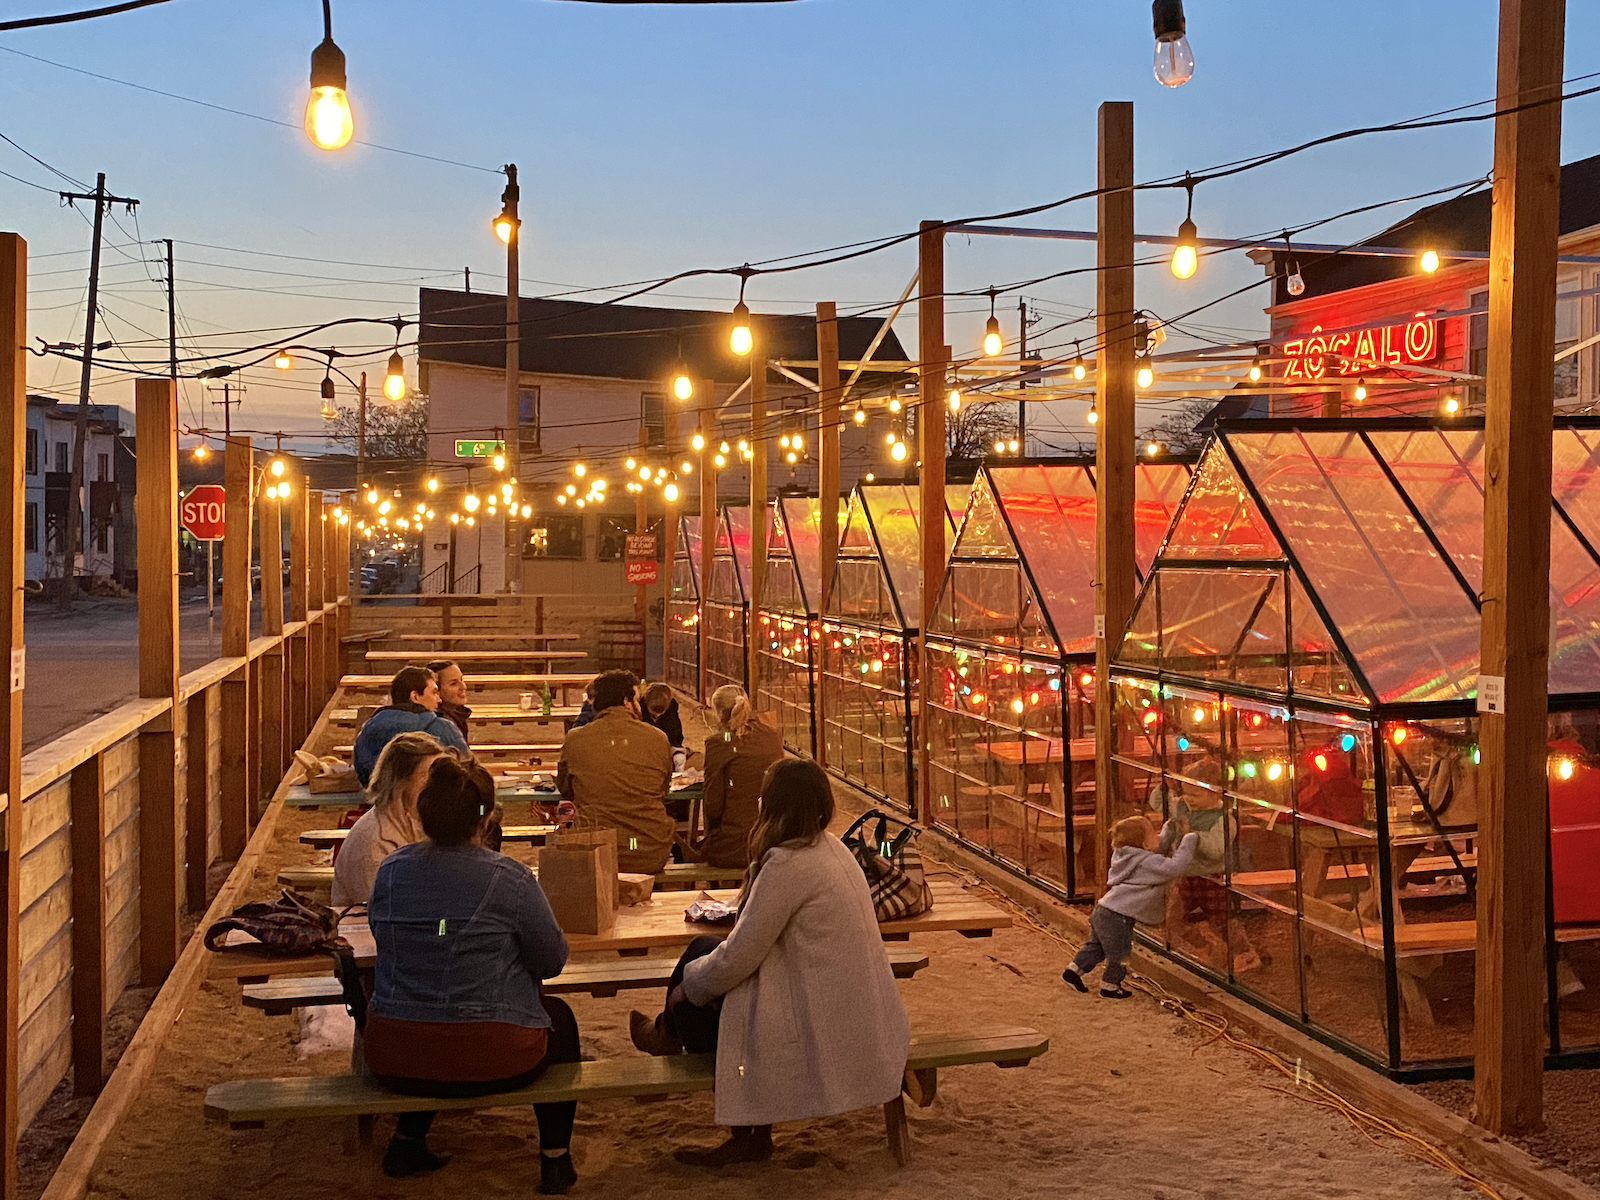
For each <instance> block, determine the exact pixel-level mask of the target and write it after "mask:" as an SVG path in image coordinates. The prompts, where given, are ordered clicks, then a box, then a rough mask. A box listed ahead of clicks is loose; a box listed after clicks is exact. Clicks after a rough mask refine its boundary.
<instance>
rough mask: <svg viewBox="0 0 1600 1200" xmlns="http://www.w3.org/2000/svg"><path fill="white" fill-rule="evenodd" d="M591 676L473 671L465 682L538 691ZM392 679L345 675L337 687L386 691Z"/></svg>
mask: <svg viewBox="0 0 1600 1200" xmlns="http://www.w3.org/2000/svg"><path fill="white" fill-rule="evenodd" d="M594 677H595V672H593V671H552V672H551V673H549V674H548V675H528V674H523V673H517V674H481V675H480V674H472V675H468V676H466V684H467V688H468V690H470V691H475V692H482V691H488V690H491V689H492V690H495V691H506V690H509V689H511V688H516V689H518V690H520V691H524V692H537V691H538V690H539V688H541V687H544V686H546V685H548V686H550V687H552V688H563V689H565V688H576V687H588V686H589V684H590V682H591V681H592V680H593V679H594ZM393 679H394V676H392V675H346V676H344V677H343V678H341V679H340V680H339V686H340V687H341V688H343V689H344V690H345V691H347V692H387V691H388V690H389V684H390V683H391V682H392V681H393Z"/></svg>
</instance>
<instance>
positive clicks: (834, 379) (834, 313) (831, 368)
mask: <svg viewBox="0 0 1600 1200" xmlns="http://www.w3.org/2000/svg"><path fill="white" fill-rule="evenodd" d="M817 386H818V388H819V393H818V401H819V404H818V409H817V507H818V510H819V512H818V517H817V528H818V532H819V534H820V536H819V539H818V546H819V549H820V551H821V555H820V561H821V564H822V583H821V588H820V590H819V591H818V592H817V595H816V597H815V603H816V606H817V612H818V613H824V612H827V611H828V600H829V598H830V597H831V596H832V594H833V570H834V564H835V563H837V562H838V561H839V397H840V395H841V389H840V387H839V310H838V307H837V306H836V305H835V304H834V303H833V301H831V300H825V301H823V302H822V303H820V304H818V305H817ZM816 636H817V631H816V628H815V627H813V629H812V630H811V637H812V639H813V641H814V640H815V638H816ZM812 662H813V664H815V665H814V668H813V669H814V670H816V669H820V666H821V662H822V656H821V654H820V652H819V651H818V650H817V649H816V647H815V646H813V648H812ZM811 696H812V704H813V706H814V708H815V710H816V711H815V712H814V713H813V714H812V728H813V729H815V730H816V731H817V739H816V741H817V744H816V745H815V746H814V747H812V749H813V750H814V751H815V752H816V756H817V762H818V763H820V764H822V765H823V766H826V765H827V761H828V759H827V750H826V747H825V742H826V739H825V738H823V737H822V733H821V731H822V729H823V724H822V720H823V704H822V688H821V686H820V680H818V679H816V678H815V677H813V678H812V681H811Z"/></svg>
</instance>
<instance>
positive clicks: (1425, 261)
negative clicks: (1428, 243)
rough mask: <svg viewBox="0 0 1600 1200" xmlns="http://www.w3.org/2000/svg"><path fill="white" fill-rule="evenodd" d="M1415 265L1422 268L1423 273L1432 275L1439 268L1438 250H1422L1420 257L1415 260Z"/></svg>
mask: <svg viewBox="0 0 1600 1200" xmlns="http://www.w3.org/2000/svg"><path fill="white" fill-rule="evenodd" d="M1417 265H1418V266H1419V267H1421V268H1422V271H1423V274H1425V275H1432V274H1433V273H1434V272H1435V271H1437V270H1438V269H1439V252H1438V251H1437V250H1424V251H1423V252H1422V257H1421V258H1419V259H1418V260H1417Z"/></svg>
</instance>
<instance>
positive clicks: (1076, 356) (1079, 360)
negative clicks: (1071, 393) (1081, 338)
mask: <svg viewBox="0 0 1600 1200" xmlns="http://www.w3.org/2000/svg"><path fill="white" fill-rule="evenodd" d="M1072 349H1073V355H1072V377H1073V378H1074V379H1076V380H1077V381H1078V382H1079V383H1082V382H1083V380H1084V377H1085V376H1087V375H1088V374H1089V368H1088V367H1087V366H1086V365H1085V364H1084V361H1083V350H1082V348H1081V347H1080V346H1079V344H1078V343H1077V342H1073V343H1072Z"/></svg>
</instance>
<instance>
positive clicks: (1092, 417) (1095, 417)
mask: <svg viewBox="0 0 1600 1200" xmlns="http://www.w3.org/2000/svg"><path fill="white" fill-rule="evenodd" d="M1089 424H1091V425H1098V424H1100V410H1099V409H1098V408H1091V409H1090V410H1089Z"/></svg>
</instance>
